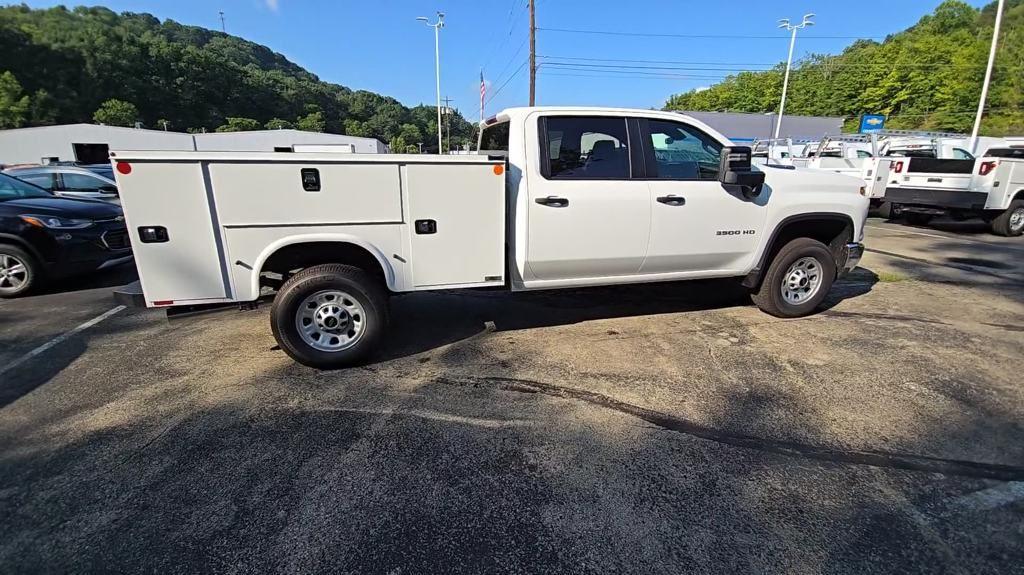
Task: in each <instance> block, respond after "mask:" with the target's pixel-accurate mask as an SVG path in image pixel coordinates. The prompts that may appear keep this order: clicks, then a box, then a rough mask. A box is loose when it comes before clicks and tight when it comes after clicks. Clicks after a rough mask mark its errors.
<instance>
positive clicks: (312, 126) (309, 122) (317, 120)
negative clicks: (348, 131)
mask: <svg viewBox="0 0 1024 575" xmlns="http://www.w3.org/2000/svg"><path fill="white" fill-rule="evenodd" d="M295 127H296V128H297V129H299V130H302V131H303V132H323V131H324V130H325V129H326V127H327V122H326V121H325V120H324V113H323V112H311V113H309V114H306V115H305V116H300V117H299V118H298V119H297V120H295Z"/></svg>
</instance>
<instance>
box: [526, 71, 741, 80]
mask: <svg viewBox="0 0 1024 575" xmlns="http://www.w3.org/2000/svg"><path fill="white" fill-rule="evenodd" d="M537 74H538V75H541V76H562V77H573V78H606V79H620V80H621V79H622V78H630V79H637V80H721V79H722V78H721V76H698V75H692V74H671V75H664V74H643V75H640V74H637V75H628V74H627V75H611V74H574V73H568V72H544V71H538V72H537Z"/></svg>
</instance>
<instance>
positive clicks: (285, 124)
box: [263, 118, 294, 130]
mask: <svg viewBox="0 0 1024 575" xmlns="http://www.w3.org/2000/svg"><path fill="white" fill-rule="evenodd" d="M263 127H264V128H266V129H268V130H290V129H292V128H293V127H294V126H293V125H292V123H291V122H289V121H288V120H282V119H281V118H273V119H271V120H270V121H269V122H267V123H266V124H264V125H263Z"/></svg>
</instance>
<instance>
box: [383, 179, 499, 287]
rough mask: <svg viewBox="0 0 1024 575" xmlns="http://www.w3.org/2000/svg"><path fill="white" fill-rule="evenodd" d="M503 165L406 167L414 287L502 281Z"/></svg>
mask: <svg viewBox="0 0 1024 575" xmlns="http://www.w3.org/2000/svg"><path fill="white" fill-rule="evenodd" d="M503 173H504V165H503V164H496V163H482V162H474V163H472V164H461V165H460V164H451V163H445V164H440V163H439V164H412V163H410V164H407V165H406V166H405V167H404V175H403V180H404V182H405V186H406V188H407V193H408V198H409V220H410V221H409V222H408V225H409V235H410V243H411V250H410V253H411V264H412V283H413V287H414V288H443V287H472V286H488V285H502V284H503V283H504V281H505V178H504V176H503Z"/></svg>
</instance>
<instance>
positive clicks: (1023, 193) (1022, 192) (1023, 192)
mask: <svg viewBox="0 0 1024 575" xmlns="http://www.w3.org/2000/svg"><path fill="white" fill-rule="evenodd" d="M1013 199H1014V200H1024V190H1020V191H1018V192H1017V193H1016V194H1014V195H1013Z"/></svg>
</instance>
